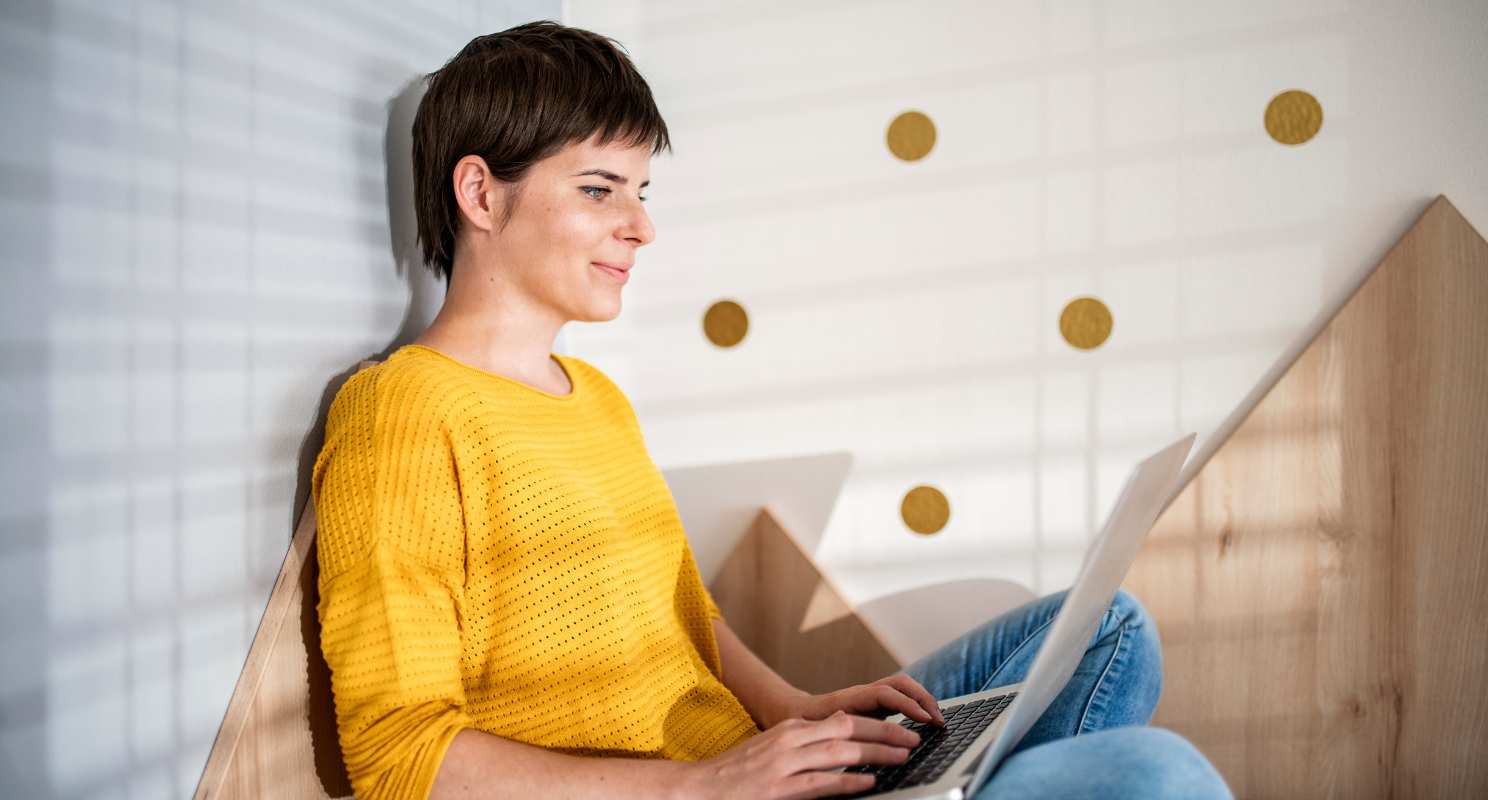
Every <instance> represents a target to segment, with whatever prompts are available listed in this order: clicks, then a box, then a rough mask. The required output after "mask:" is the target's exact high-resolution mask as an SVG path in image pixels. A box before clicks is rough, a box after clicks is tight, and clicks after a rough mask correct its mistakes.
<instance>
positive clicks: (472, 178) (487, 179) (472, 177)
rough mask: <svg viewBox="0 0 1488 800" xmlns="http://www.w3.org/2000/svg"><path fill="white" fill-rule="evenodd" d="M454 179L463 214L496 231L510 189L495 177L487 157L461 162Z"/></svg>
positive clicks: (479, 224)
mask: <svg viewBox="0 0 1488 800" xmlns="http://www.w3.org/2000/svg"><path fill="white" fill-rule="evenodd" d="M453 178H454V186H455V202H456V203H458V204H459V205H460V214H461V215H462V216H464V217H465V220H466V221H467V222H469V223H470V224H471V225H473V226H475V227H476V228H478V229H480V230H483V231H486V232H488V233H489V232H491V231H494V230H495V229H496V225H497V223H498V222H500V218H499V213H498V212H499V209H500V208H501V207H502V203H503V202H505V198H506V192H507V191H508V187H507V186H506V184H504V183H502V182H501V181H498V180H496V179H495V178H493V177H492V176H491V170H490V169H488V168H487V167H486V161H485V159H483V158H481V157H480V156H476V155H469V156H465V157H464V158H462V159H460V160H459V161H457V162H456V163H455V171H454V176H453Z"/></svg>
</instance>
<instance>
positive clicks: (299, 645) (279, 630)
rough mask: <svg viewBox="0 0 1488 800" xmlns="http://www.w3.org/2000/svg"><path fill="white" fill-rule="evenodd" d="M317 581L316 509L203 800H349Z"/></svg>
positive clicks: (213, 759) (301, 530)
mask: <svg viewBox="0 0 1488 800" xmlns="http://www.w3.org/2000/svg"><path fill="white" fill-rule="evenodd" d="M316 574H317V573H316V564H315V505H314V503H307V504H306V506H305V513H304V515H303V516H302V517H301V520H300V524H299V526H298V527H297V528H296V530H295V536H294V540H293V542H292V543H291V545H290V549H289V553H288V554H287V555H286V556H285V558H284V564H283V566H282V567H281V568H280V570H279V578H278V580H277V581H276V582H275V584H274V591H273V593H272V594H270V595H269V605H268V609H267V610H266V611H265V612H264V617H263V621H262V622H261V623H260V624H259V628H258V633H257V634H256V635H255V636H254V639H253V645H252V647H251V648H250V649H249V651H248V661H247V664H246V665H245V666H244V668H243V674H242V676H241V677H239V679H238V685H237V688H236V690H234V692H233V696H232V700H231V701H229V702H228V706H227V714H226V716H225V718H224V719H223V722H222V728H221V729H220V730H219V731H218V733H217V740H216V742H215V743H214V744H213V746H212V752H211V754H210V755H209V756H208V758H207V766H206V769H205V770H204V771H203V773H202V780H201V783H200V784H198V785H197V790H196V797H197V798H199V799H200V800H205V798H222V800H228V799H229V798H260V797H284V798H340V797H350V796H351V783H350V780H349V779H348V778H347V777H346V766H345V764H343V763H342V761H341V746H340V742H339V741H338V740H337V738H336V716H335V708H334V706H333V704H332V699H331V673H330V668H329V667H327V666H326V663H325V659H324V658H323V657H322V656H321V651H320V622H319V619H318V617H317V615H316V612H315V604H316V599H315V598H316V596H317V590H316V585H317V584H316Z"/></svg>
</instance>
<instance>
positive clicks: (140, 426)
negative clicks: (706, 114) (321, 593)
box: [0, 0, 561, 798]
mask: <svg viewBox="0 0 1488 800" xmlns="http://www.w3.org/2000/svg"><path fill="white" fill-rule="evenodd" d="M421 5H422V6H423V7H418V6H415V5H411V4H401V3H399V4H393V3H388V4H382V5H377V4H371V5H369V4H366V3H352V2H347V1H346V0H338V1H337V2H330V3H315V4H310V3H303V2H293V1H290V0H274V1H273V2H259V3H226V2H205V3H202V2H198V3H159V2H118V3H115V2H110V3H92V2H25V3H6V4H4V6H3V7H0V54H3V55H0V59H3V62H4V73H3V76H4V77H3V79H0V108H3V110H4V113H3V118H4V123H3V124H0V187H3V188H0V208H3V211H0V225H3V228H0V239H3V241H4V242H5V246H4V249H3V259H4V266H3V268H0V269H3V272H0V275H3V287H0V418H3V420H4V446H3V450H0V453H3V454H0V615H3V616H0V619H3V632H0V796H4V797H15V798H23V797H24V798H46V797H84V796H86V797H133V798H161V797H173V796H175V797H185V796H189V795H190V793H191V792H192V791H193V790H194V788H195V786H196V782H197V779H198V777H199V775H200V772H201V769H202V766H203V764H204V763H205V759H206V753H207V750H208V748H209V747H210V745H211V742H212V738H213V737H214V736H215V735H216V732H217V726H218V724H219V723H220V721H221V719H222V713H223V710H224V708H225V707H226V704H227V700H228V697H229V695H230V694H231V692H232V687H233V684H234V683H235V681H236V680H237V677H238V673H239V671H240V670H241V668H242V664H243V658H244V656H245V654H246V653H247V648H248V644H249V641H250V639H251V637H252V635H253V632H254V629H255V628H256V626H257V624H258V620H259V618H260V616H261V614H262V612H263V608H264V604H265V602H266V600H267V599H268V594H269V589H270V587H271V584H272V581H273V577H274V575H275V573H276V572H277V570H278V567H279V563H280V561H281V559H282V558H283V556H284V553H285V549H286V547H287V545H288V542H289V536H290V532H291V520H292V507H293V506H294V505H295V502H294V501H295V500H296V497H297V496H298V497H299V498H303V496H304V490H305V487H304V485H303V483H300V481H302V480H303V472H302V467H303V463H304V459H305V458H306V457H307V455H308V456H313V450H314V447H313V445H311V446H310V447H308V448H306V449H302V440H303V439H304V438H305V437H306V434H307V431H309V429H310V427H311V424H312V422H313V421H314V419H315V417H316V413H317V410H318V408H319V407H320V405H321V404H322V402H323V398H322V392H323V391H324V389H325V387H326V386H327V382H328V381H330V380H331V378H332V377H333V376H334V375H336V374H337V373H338V372H341V371H342V370H344V369H346V368H348V367H350V366H351V365H353V364H354V363H355V362H356V360H357V359H359V358H361V357H364V356H366V355H369V354H372V353H375V352H378V351H381V350H383V349H384V348H385V347H387V346H388V345H389V344H390V343H391V342H392V341H394V339H395V337H396V336H398V335H399V331H400V327H401V328H404V331H403V333H404V335H406V333H407V328H406V327H404V323H405V318H406V317H417V316H418V314H419V313H426V311H427V307H428V305H429V303H430V302H433V303H434V304H435V305H436V306H437V302H438V297H437V296H435V294H434V293H436V292H438V291H439V290H438V289H437V288H431V284H430V282H429V281H427V280H425V279H424V278H423V276H422V275H421V274H418V273H414V275H416V276H417V278H418V279H417V280H416V281H414V283H413V284H412V285H411V284H410V281H409V278H408V277H406V275H407V273H406V272H403V271H400V269H399V266H398V264H397V263H396V261H395V259H394V256H393V244H392V242H393V240H394V239H395V238H396V239H397V240H399V241H400V242H402V246H403V247H405V248H406V247H407V243H408V242H409V241H411V235H412V231H411V223H410V220H411V216H410V213H409V209H408V207H406V206H405V207H400V208H397V209H395V211H396V213H395V214H393V215H392V217H391V220H390V214H389V203H388V194H389V192H390V191H391V192H393V193H395V194H397V193H401V195H402V196H403V197H407V194H406V188H407V187H406V181H407V166H406V160H405V161H402V162H401V163H396V166H397V169H395V170H393V171H392V172H391V173H389V171H387V170H385V169H384V164H385V161H386V160H387V157H388V155H389V150H391V151H392V156H393V157H394V160H395V162H397V158H398V156H399V155H400V154H399V152H398V148H399V146H400V145H401V146H402V147H403V148H404V150H403V153H405V154H406V146H407V142H406V126H407V124H408V123H409V122H410V121H411V114H412V109H413V105H411V104H410V100H411V102H412V103H416V99H417V98H416V94H415V95H413V96H412V97H410V96H409V94H408V88H409V85H410V81H412V80H413V79H414V78H415V77H416V76H418V75H419V74H421V73H424V72H428V71H431V70H433V69H436V68H438V67H439V66H440V65H441V64H443V63H444V61H445V60H446V59H448V58H449V57H450V56H452V55H454V53H455V52H456V51H457V50H458V49H459V48H460V47H462V46H463V45H464V44H465V43H466V42H467V41H469V40H470V38H471V37H473V36H475V35H478V34H480V33H487V32H491V31H496V30H501V29H503V28H506V27H509V26H511V25H514V24H518V23H519V22H526V21H528V20H531V19H538V18H550V19H558V18H559V17H560V16H561V9H560V5H559V3H558V2H556V0H549V1H548V2H514V3H495V2H485V3H477V2H473V1H469V0H467V1H465V2H444V3H425V4H421ZM395 98H398V99H399V102H397V103H394V104H392V105H391V106H390V105H389V102H390V101H392V100H394V99H395ZM390 115H391V116H392V117H394V118H396V119H397V121H398V123H399V124H400V125H401V126H402V130H401V131H400V130H399V129H398V127H397V126H394V128H393V129H392V130H393V134H394V135H393V136H392V137H391V138H389V139H386V140H385V136H386V134H387V132H388V130H389V119H390ZM400 135H401V139H400V138H399V137H400ZM403 158H404V159H406V155H403ZM400 170H401V172H400ZM404 252H406V250H405V251H404ZM415 288H417V290H418V292H419V295H418V296H419V300H418V302H417V303H415V301H413V300H412V299H411V298H412V297H413V296H414V289H415ZM312 439H313V437H312ZM297 484H298V485H297Z"/></svg>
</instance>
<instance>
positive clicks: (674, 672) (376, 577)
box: [312, 22, 1228, 798]
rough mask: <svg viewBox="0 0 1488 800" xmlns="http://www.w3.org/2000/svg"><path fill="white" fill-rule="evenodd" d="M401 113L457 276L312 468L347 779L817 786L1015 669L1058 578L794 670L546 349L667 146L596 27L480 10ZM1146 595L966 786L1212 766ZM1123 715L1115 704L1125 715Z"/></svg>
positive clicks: (1197, 773)
mask: <svg viewBox="0 0 1488 800" xmlns="http://www.w3.org/2000/svg"><path fill="white" fill-rule="evenodd" d="M429 78H430V80H429V84H428V89H427V91H426V93H425V95H424V97H423V99H422V101H421V102H420V105H419V109H418V113H417V115H416V117H415V120H414V126H413V127H414V130H413V142H414V145H413V157H414V178H415V184H416V186H415V191H416V206H417V208H416V211H417V215H418V230H419V240H420V242H421V246H422V248H423V255H424V258H425V260H426V261H427V262H428V264H429V265H430V266H431V267H432V268H434V269H436V270H437V271H438V272H439V273H440V274H441V275H443V276H444V278H445V279H446V280H447V281H448V290H447V293H446V297H445V301H444V304H443V306H442V308H441V309H440V312H439V314H438V316H437V317H436V318H435V319H434V321H433V322H432V323H431V324H430V326H429V328H428V330H427V331H426V332H424V333H423V334H422V335H421V336H420V337H419V338H418V339H417V340H416V341H415V342H414V343H412V344H410V345H408V346H405V347H403V348H400V349H399V350H397V351H396V352H394V353H393V354H392V355H391V356H389V358H388V359H387V360H386V361H384V362H383V363H381V364H379V365H377V366H374V367H370V368H368V369H365V370H363V371H361V372H359V373H357V374H356V375H355V376H353V377H352V378H351V379H350V380H349V381H348V382H347V383H346V384H345V386H344V387H343V388H342V389H341V390H340V391H339V392H338V394H337V396H336V399H335V401H334V403H333V404H332V407H331V411H330V415H329V418H328V420H327V433H326V443H325V446H324V448H323V450H322V451H321V453H320V456H319V458H318V459H317V460H316V464H315V470H314V475H313V480H312V487H313V491H314V492H315V502H316V506H317V509H318V512H319V524H320V531H319V539H318V545H317V557H318V560H319V566H320V579H319V580H320V584H319V589H320V600H319V606H318V611H319V616H320V621H321V625H322V631H321V645H322V649H323V651H324V653H325V657H326V661H327V663H328V664H329V665H330V667H331V675H332V688H333V690H334V696H335V703H336V713H337V726H338V733H339V737H340V742H341V748H342V753H343V755H344V757H345V762H346V766H347V770H348V773H349V775H350V778H351V780H352V785H353V787H354V788H355V790H356V793H357V795H358V796H360V797H363V798H382V797H422V796H426V795H431V796H435V797H464V796H471V797H476V796H488V797H508V796H538V797H547V796H564V797H606V798H613V797H623V796H635V797H698V798H702V797H719V798H723V797H739V798H787V797H789V798H801V797H821V796H827V795H832V794H839V793H849V792H854V791H858V790H862V789H864V788H866V787H867V786H869V785H870V784H871V780H872V779H871V777H869V776H866V775H860V774H852V773H844V772H837V771H835V769H836V768H838V767H842V766H846V765H851V764H859V763H876V764H890V763H896V762H899V761H902V760H904V759H905V758H906V756H907V754H908V753H909V748H911V747H912V746H913V745H914V744H915V743H916V742H917V737H916V736H915V734H913V733H912V732H910V731H908V730H906V729H904V728H902V727H900V726H898V725H895V724H892V723H889V722H886V721H883V720H881V719H875V718H872V717H871V716H868V715H867V714H868V713H869V712H875V711H880V712H881V711H883V710H885V709H887V710H888V711H891V712H903V713H905V714H906V715H908V716H910V717H912V718H915V719H918V720H921V721H934V722H940V721H941V720H940V718H939V710H938V707H937V705H936V702H935V698H939V697H949V696H952V695H957V694H961V693H965V692H970V691H975V690H976V689H979V688H982V687H983V686H990V685H997V684H999V683H1011V682H1014V681H1017V680H1019V679H1020V678H1021V677H1022V675H1023V674H1024V673H1025V672H1026V670H1027V668H1028V666H1029V662H1030V660H1031V658H1032V656H1033V653H1034V652H1035V651H1036V650H1037V647H1038V643H1039V642H1040V641H1041V636H1042V633H1043V629H1044V626H1045V624H1046V623H1047V622H1048V620H1049V619H1050V618H1051V616H1052V615H1053V613H1054V612H1055V611H1056V610H1057V609H1058V604H1059V602H1060V600H1061V599H1062V594H1056V595H1051V596H1049V597H1045V598H1043V599H1040V600H1038V601H1035V602H1032V603H1030V604H1028V605H1027V606H1024V607H1023V608H1020V609H1017V610H1016V611H1013V612H1010V613H1008V614H1005V615H1003V616H1001V617H999V618H997V619H995V620H992V621H990V622H988V623H986V624H984V625H982V626H979V627H978V628H976V629H975V630H973V631H970V632H969V633H967V634H966V635H965V636H963V637H962V638H961V639H960V640H958V641H957V642H953V643H952V644H950V645H947V646H946V647H944V648H942V649H941V650H940V651H938V652H936V653H934V654H932V655H930V656H929V657H927V658H925V659H923V660H922V661H920V662H918V663H916V664H914V665H912V666H910V667H909V668H908V669H906V670H905V671H904V672H902V673H898V674H895V675H891V676H889V677H886V678H884V679H882V680H879V681H876V682H874V683H873V684H868V685H859V686H851V687H847V688H844V689H841V690H838V691H835V692H830V693H827V694H821V695H811V694H808V693H806V692H802V691H800V690H798V689H796V688H794V687H792V686H790V685H789V684H788V683H786V682H785V681H784V680H783V679H782V678H780V676H779V675H777V674H775V673H774V672H773V671H771V670H770V669H769V668H768V667H767V666H766V665H765V664H763V663H762V662H761V661H760V660H759V659H758V658H757V657H755V656H754V654H752V653H751V652H750V651H749V650H748V648H746V647H745V646H744V645H743V644H742V643H741V642H740V641H739V639H738V637H737V636H735V635H734V633H733V632H732V631H731V630H730V629H729V626H728V624H727V623H726V622H725V621H724V620H723V618H722V616H721V615H720V614H719V612H718V608H717V606H716V605H714V603H713V600H712V598H711V597H710V596H709V594H708V592H707V590H706V589H705V588H704V586H703V584H702V582H701V580H700V578H699V575H698V572H697V567H696V564H695V562H694V560H693V556H692V552H691V550H690V549H689V548H688V546H687V540H686V537H685V535H684V533H683V530H682V526H681V522H680V520H679V519H678V517H677V513H676V508H675V505H674V503H673V502H672V497H671V494H670V493H669V491H668V490H667V487H666V484H665V482H664V481H663V479H662V477H661V475H660V473H659V472H658V471H657V469H656V467H655V465H654V463H652V461H651V459H650V457H649V455H648V454H647V451H646V447H645V443H644V439H643V438H642V435H641V431H640V429H639V426H638V425H637V423H636V417H635V414H634V412H633V411H632V409H631V406H630V404H629V402H628V401H627V400H626V398H625V396H624V394H623V393H622V392H621V391H620V390H619V389H618V388H617V387H616V386H615V384H614V383H612V382H611V381H610V380H609V378H608V377H606V376H605V375H604V373H602V372H601V371H600V370H598V369H597V368H595V367H594V366H592V365H591V364H589V363H588V362H586V361H584V360H583V359H580V358H577V357H574V356H559V355H555V354H552V353H551V352H550V349H551V347H552V343H553V341H554V339H555V337H556V336H557V334H558V330H559V329H560V328H561V327H562V326H563V325H564V324H565V323H567V322H570V321H575V320H577V321H583V322H601V321H605V320H610V319H613V318H615V316H616V315H617V314H618V313H619V311H620V296H621V293H622V291H623V286H624V284H625V280H626V274H627V273H628V271H629V270H630V269H631V268H632V267H634V266H635V264H636V253H637V251H638V250H639V249H640V248H641V247H642V246H644V245H646V244H647V243H649V242H651V241H652V240H653V239H654V238H655V235H656V232H655V230H654V229H653V227H652V224H651V220H650V218H649V217H648V215H647V213H646V211H645V209H644V206H643V205H642V203H643V201H644V199H645V198H644V197H643V191H644V189H645V187H646V185H647V184H648V183H649V180H648V174H649V165H650V160H651V157H652V156H653V155H654V154H656V153H659V152H661V151H662V150H664V149H669V148H670V144H669V140H668V137H667V131H666V125H665V123H664V122H663V121H662V119H661V117H660V115H659V113H658V112H657V109H656V106H655V104H654V102H653V101H652V97H651V93H650V90H649V88H648V87H647V85H646V83H645V81H644V80H642V78H641V77H640V75H639V74H638V73H637V72H636V70H635V68H634V67H633V65H632V64H631V62H630V60H629V59H628V58H627V57H626V56H625V55H624V54H623V53H622V52H621V51H620V50H619V49H617V47H616V46H615V45H614V43H613V42H612V40H610V39H608V38H607V37H602V36H599V35H597V34H593V33H590V32H587V31H582V30H577V29H573V28H567V27H564V26H561V25H558V24H556V23H552V22H536V23H531V24H528V25H521V26H518V27H516V28H512V29H510V30H507V31H504V32H502V33H499V34H493V35H489V36H482V37H478V38H476V39H475V40H473V41H472V42H470V44H469V45H467V46H466V47H465V48H464V49H463V50H461V51H460V53H459V54H457V55H456V56H455V57H454V58H453V59H451V60H450V62H449V63H448V64H446V65H445V66H444V67H443V68H441V69H440V70H438V71H437V72H435V73H433V74H432V75H431V76H429ZM1158 658H1159V656H1158V639H1157V634H1156V631H1155V630H1154V624H1153V622H1152V620H1151V619H1150V618H1149V617H1148V616H1147V615H1146V613H1145V612H1144V611H1143V609H1142V608H1141V606H1140V605H1139V604H1138V603H1137V601H1136V600H1135V599H1134V598H1132V597H1130V596H1129V595H1126V594H1125V593H1122V594H1120V595H1118V597H1117V599H1116V602H1115V603H1113V605H1112V608H1111V610H1110V613H1108V614H1107V616H1106V619H1105V621H1104V624H1103V626H1102V628H1101V629H1100V631H1099V632H1098V634H1097V636H1096V638H1095V640H1094V642H1093V643H1092V645H1091V647H1090V650H1089V652H1088V653H1087V654H1086V656H1085V660H1084V662H1083V664H1082V666H1081V668H1080V670H1079V671H1078V672H1077V673H1076V675H1075V677H1074V678H1073V679H1072V681H1071V683H1070V685H1069V687H1068V689H1066V690H1065V692H1064V693H1063V694H1062V695H1061V696H1060V697H1059V698H1058V699H1057V700H1056V702H1055V703H1054V705H1053V706H1052V707H1051V708H1050V709H1049V711H1048V713H1046V714H1045V715H1044V717H1043V718H1041V720H1040V722H1039V723H1038V724H1037V725H1036V726H1035V727H1034V728H1033V729H1032V730H1031V731H1030V732H1029V735H1028V736H1027V737H1026V738H1025V739H1024V740H1023V744H1022V747H1021V749H1020V750H1019V751H1018V752H1017V754H1015V755H1014V756H1012V757H1011V758H1010V759H1009V760H1008V761H1007V762H1006V763H1005V764H1004V765H1003V766H1002V767H1001V768H1000V769H999V771H998V772H997V774H996V776H995V777H994V779H993V780H991V781H990V782H989V783H988V785H987V787H986V790H985V792H984V793H983V796H984V797H1024V796H1035V795H1036V796H1039V797H1056V796H1057V797H1083V796H1097V795H1098V796H1102V797H1111V796H1133V797H1135V796H1141V797H1165V796H1183V797H1197V796H1226V795H1227V794H1228V793H1227V791H1226V790H1225V788H1224V784H1223V782H1222V781H1221V780H1219V778H1218V776H1217V775H1216V774H1215V773H1214V771H1213V769H1212V767H1210V766H1209V765H1208V763H1207V762H1206V761H1205V760H1204V759H1203V757H1202V756H1200V755H1199V754H1198V753H1197V752H1196V751H1195V750H1194V749H1193V748H1192V747H1191V746H1190V745H1188V744H1187V743H1186V742H1185V741H1184V740H1182V739H1180V738H1178V737H1177V736H1175V735H1173V734H1170V733H1166V732H1163V731H1160V730H1156V729H1152V728H1147V727H1142V726H1143V724H1144V723H1145V722H1146V721H1147V720H1148V719H1149V717H1150V715H1151V713H1152V710H1153V707H1154V706H1155V704H1156V702H1157V696H1158V691H1159V687H1160V683H1161V677H1160V667H1159V661H1158ZM1121 726H1126V727H1121Z"/></svg>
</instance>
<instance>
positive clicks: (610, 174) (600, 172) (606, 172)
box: [572, 169, 651, 189]
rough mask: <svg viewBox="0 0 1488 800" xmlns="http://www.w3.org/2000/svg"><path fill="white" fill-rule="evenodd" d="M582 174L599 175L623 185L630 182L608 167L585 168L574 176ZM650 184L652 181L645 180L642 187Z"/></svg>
mask: <svg viewBox="0 0 1488 800" xmlns="http://www.w3.org/2000/svg"><path fill="white" fill-rule="evenodd" d="M582 175H598V176H599V177H601V178H604V179H605V180H607V181H614V182H615V183H618V184H620V185H621V186H624V185H625V184H627V183H629V182H630V181H629V180H628V179H627V178H626V177H625V176H624V175H616V174H615V173H613V172H610V171H609V170H607V169H588V170H584V171H583V172H575V173H574V174H573V176H572V177H575V178H577V177H580V176H582ZM650 185H651V181H645V182H643V183H642V184H641V188H642V189H644V188H646V187H647V186H650Z"/></svg>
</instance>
